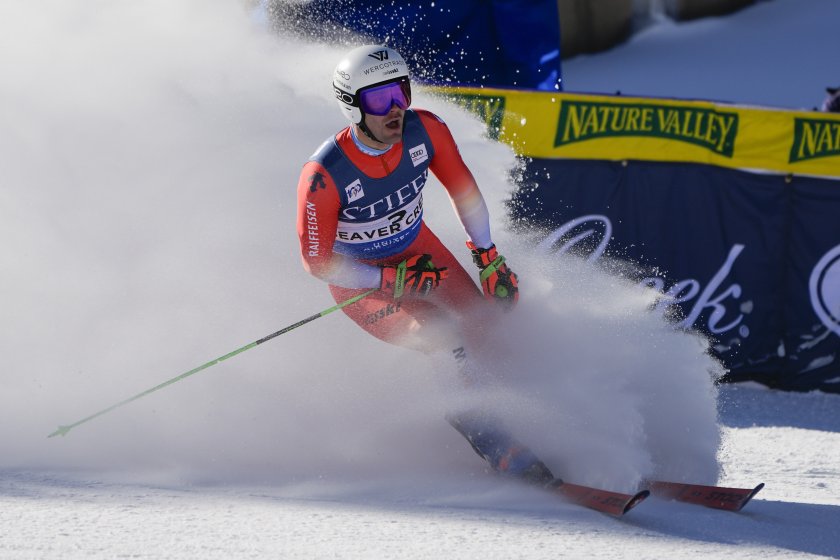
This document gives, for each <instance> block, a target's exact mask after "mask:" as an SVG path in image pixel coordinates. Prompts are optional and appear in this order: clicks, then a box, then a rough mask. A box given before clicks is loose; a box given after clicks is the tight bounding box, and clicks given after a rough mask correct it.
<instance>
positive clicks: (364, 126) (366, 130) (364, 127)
mask: <svg viewBox="0 0 840 560" xmlns="http://www.w3.org/2000/svg"><path fill="white" fill-rule="evenodd" d="M357 126H358V127H359V130H361V131H362V132H364V133H365V136H367V137H368V138H370V139H371V140H373V141H374V142H379V143H380V144H385V142H383V141H382V140H380V139H379V138H377V137H376V135H374V134H373V132H372V131H371V130H370V128H368V125H367V124H366V123H365V113H364V112H362V121H361V122H360V123H358V125H357ZM404 133H405V123H403V128H402V130H401V131H400V134H401V135H402V134H404Z"/></svg>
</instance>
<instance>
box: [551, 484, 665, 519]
mask: <svg viewBox="0 0 840 560" xmlns="http://www.w3.org/2000/svg"><path fill="white" fill-rule="evenodd" d="M546 489H548V490H549V491H550V492H553V493H555V494H557V495H558V496H560V497H562V498H563V499H565V500H567V501H569V502H572V503H574V504H577V505H581V506H584V507H587V508H589V509H594V510H596V511H600V512H601V513H606V514H609V515H613V516H615V517H621V516H622V515H624V514H625V513H627V512H628V511H630V510H631V509H633V508H634V507H636V506H637V505H639V504H640V503H642V502H643V501H644V500H645V498H647V497H648V496H649V495H650V492H649V491H647V490H641V491H639V492H636V493H635V494H622V493H621V492H611V491H609V490H602V489H600V488H592V487H590V486H581V485H580V484H571V483H569V482H564V481H562V480H560V479H559V478H558V479H555V480H554V481H553V482H550V483H549V484H548V485H546Z"/></svg>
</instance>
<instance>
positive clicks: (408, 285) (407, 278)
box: [380, 255, 449, 299]
mask: <svg viewBox="0 0 840 560" xmlns="http://www.w3.org/2000/svg"><path fill="white" fill-rule="evenodd" d="M448 275H449V271H448V270H447V269H446V267H444V268H435V265H433V264H432V256H431V255H415V256H413V257H410V258H408V259H406V260H404V261H403V262H401V263H400V264H398V265H396V266H383V267H382V281H381V284H380V289H382V290H385V291H387V292H390V293H392V294H393V295H394V298H395V299H396V298H400V297H402V296H403V295H404V294H405V293H406V292H408V293H411V294H419V295H421V296H426V295H429V293H430V292H431V291H432V290H434V289H435V288H437V287H438V286H440V281H441V280H443V279H444V278H446V277H447V276H448Z"/></svg>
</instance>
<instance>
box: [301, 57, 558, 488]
mask: <svg viewBox="0 0 840 560" xmlns="http://www.w3.org/2000/svg"><path fill="white" fill-rule="evenodd" d="M333 90H334V93H335V97H336V99H337V101H338V106H339V108H340V110H341V112H342V114H343V115H344V116H345V117H346V118H347V119H348V120H349V121H350V126H348V127H347V128H344V129H343V130H341V131H340V132H338V134H336V135H335V136H334V137H331V138H329V139H327V140H326V141H325V142H324V143H323V144H322V145H321V146H320V147H319V148H318V150H317V151H316V152H315V153H314V154H313V155H312V156H311V157H310V159H309V161H308V162H306V164H305V165H304V166H303V169H302V171H301V174H300V179H299V181H298V191H297V192H298V206H297V228H298V237H299V240H300V250H301V256H302V259H303V265H304V267H305V269H306V270H307V271H308V272H309V273H311V274H312V275H313V276H315V277H316V278H319V279H321V280H323V281H325V282H327V283H328V284H329V289H330V292H331V293H332V295H333V297H334V298H335V300H336V301H337V302H340V301H345V300H347V299H349V298H351V297H353V296H355V295H358V294H361V293H363V292H365V291H368V290H370V289H371V288H378V290H377V291H376V292H374V293H373V294H371V295H369V296H367V297H365V298H364V299H362V300H360V301H358V302H357V303H354V304H352V305H350V306H347V307H345V308H343V311H344V313H346V314H347V316H348V317H350V319H352V320H353V321H354V322H356V323H357V324H358V325H359V326H360V327H362V328H363V329H365V330H366V331H367V332H368V333H370V334H372V335H373V336H375V337H377V338H379V339H381V340H383V341H385V342H388V343H391V344H397V345H402V346H405V347H408V348H412V349H415V350H419V351H422V352H425V353H435V352H441V351H444V352H448V353H449V354H450V355H451V357H452V358H453V360H454V361H455V362H456V364H457V365H458V369H459V371H461V373H462V374H463V375H464V377H465V379H466V380H467V382H468V383H474V382H476V377H477V375H476V373H475V372H473V371H471V369H470V361H469V354H470V352H476V351H477V348H478V346H479V344H478V341H477V338H478V333H479V331H480V330H481V327H480V325H481V321H482V319H481V318H477V317H478V316H477V314H476V313H479V314H480V313H482V311H480V310H479V311H477V309H479V308H481V307H482V306H484V307H486V305H485V300H484V298H486V299H488V300H493V301H495V302H496V303H498V304H500V306H501V307H502V308H503V309H509V308H511V307H512V306H513V305H514V304H515V303H516V301H517V299H518V297H519V289H518V282H517V276H516V274H514V273H513V272H512V271H511V270H510V268H509V267H508V266H507V264H506V263H505V262H504V258H503V257H501V256H500V255H499V253H498V251H497V250H496V247H495V245H494V244H493V241H492V238H491V235H490V218H489V213H488V210H487V205H486V203H485V201H484V198H483V197H482V194H481V192H480V190H479V188H478V185H477V184H476V181H475V179H474V178H473V175H472V173H471V172H470V170H469V169H468V168H467V166H466V165H465V163H464V161H463V160H462V158H461V155H460V153H459V152H458V148H457V146H456V144H455V141H454V139H453V138H452V135H451V133H450V132H449V129H448V127H447V126H446V124H445V123H444V122H443V121H442V120H441V119H440V118H439V117H437V116H436V115H434V114H433V113H431V112H429V111H425V110H422V109H410V108H409V107H410V105H411V81H410V79H409V74H408V67H407V65H406V63H405V61H404V60H403V58H402V56H400V54H399V53H398V52H397V51H395V50H393V49H390V48H388V47H384V46H378V45H368V46H363V47H359V48H356V49H354V50H352V51H351V52H349V53H348V54H347V55H346V56H345V57H344V58H343V59H342V60H341V62H339V64H338V66H337V67H336V69H335V72H334V74H333ZM430 170H431V171H432V173H434V175H435V176H436V177H437V178H438V179H439V181H440V182H441V183H442V184H443V186H444V188H445V189H446V191H447V193H448V195H449V197H450V199H451V201H452V205H453V207H454V210H455V213H456V214H457V217H458V219H459V220H460V222H461V224H462V226H463V228H464V230H465V231H466V234H467V237H468V238H469V240H468V241H467V242H466V245H467V248H468V249H469V250H470V252H471V254H472V258H473V261H474V262H475V264H476V265H477V267H478V269H479V280H480V284H481V288H482V291H483V296H484V298H482V291H479V290H478V288H477V286H476V284H475V283H474V281H473V280H472V278H471V277H470V275H469V273H468V272H467V271H466V270H464V268H463V267H462V266H461V265H460V264H459V263H458V261H457V260H456V258H455V257H454V256H453V254H452V253H451V252H450V251H449V249H447V248H446V247H445V246H444V245H443V243H441V241H440V240H439V239H438V238H437V237H436V236H435V234H434V233H433V232H432V231H431V230H430V229H429V227H428V226H427V225H426V224H425V222H424V221H423V188H424V187H425V185H426V181H427V178H428V173H429V171H430ZM490 311H491V312H495V311H496V309H491V310H490ZM448 420H449V422H450V423H451V424H452V425H453V426H454V427H455V428H456V429H457V430H458V431H459V432H460V433H461V434H463V435H464V437H466V438H467V440H468V441H469V442H470V444H471V445H472V446H473V448H474V449H475V451H476V452H477V453H478V454H479V455H480V456H482V457H484V458H485V459H486V460H487V461H488V463H489V464H490V466H491V467H492V468H493V469H494V470H496V471H498V472H501V473H504V474H508V475H512V476H517V477H521V478H524V479H526V480H529V481H531V482H537V483H547V482H549V481H551V480H552V479H553V476H552V475H551V472H550V471H549V470H548V468H547V467H546V466H545V465H544V464H543V463H542V462H541V461H539V460H538V459H537V458H536V457H535V456H534V455H533V453H531V452H530V451H529V450H528V449H527V448H525V447H524V446H522V445H519V444H518V443H517V442H516V441H515V440H513V439H512V438H511V437H510V436H509V435H507V434H506V433H505V432H504V430H502V429H501V428H500V425H499V424H498V423H497V422H495V421H493V420H491V419H490V418H489V417H488V415H486V414H483V413H460V414H457V415H452V416H451V417H450V418H448Z"/></svg>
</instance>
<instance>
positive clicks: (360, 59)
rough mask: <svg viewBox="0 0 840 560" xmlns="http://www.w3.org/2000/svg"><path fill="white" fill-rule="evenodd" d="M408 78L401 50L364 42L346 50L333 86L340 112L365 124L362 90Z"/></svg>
mask: <svg viewBox="0 0 840 560" xmlns="http://www.w3.org/2000/svg"><path fill="white" fill-rule="evenodd" d="M407 78H408V66H407V65H406V63H405V60H403V57H402V56H400V53H398V52H397V51H395V50H394V49H391V48H388V47H383V46H381V45H365V46H363V47H358V48H356V49H353V50H352V51H350V52H349V53H347V55H346V56H345V57H344V58H343V59H342V60H341V62H339V63H338V66H336V67H335V72H334V73H333V90H334V91H335V98H336V100H337V101H338V106H339V108H340V109H341V113H342V114H343V115H344V116H345V117H347V118H348V119H349V120H350V122H352V123H355V124H362V119H363V118H364V114H363V112H362V109H361V106H360V103H359V91H360V90H362V89H365V88H369V87H371V86H375V85H379V84H382V83H385V82H392V81H397V80H400V79H407Z"/></svg>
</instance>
